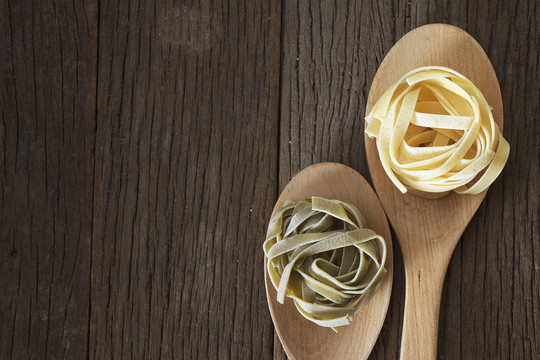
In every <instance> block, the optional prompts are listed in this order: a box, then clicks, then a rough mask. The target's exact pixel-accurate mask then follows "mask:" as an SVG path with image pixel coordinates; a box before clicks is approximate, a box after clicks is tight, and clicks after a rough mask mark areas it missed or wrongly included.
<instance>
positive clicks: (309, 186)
mask: <svg viewBox="0 0 540 360" xmlns="http://www.w3.org/2000/svg"><path fill="white" fill-rule="evenodd" d="M311 196H321V197H325V198H327V199H337V200H341V201H344V202H348V203H350V204H353V205H355V206H356V207H357V208H358V210H360V212H361V213H362V215H363V216H364V218H365V219H366V222H367V224H368V227H369V228H371V229H373V230H374V231H375V232H377V233H378V234H379V235H381V236H383V237H384V239H385V240H386V245H387V258H386V264H385V268H386V270H387V271H388V272H387V273H386V276H385V278H384V280H383V283H382V284H381V287H380V288H379V290H377V292H376V293H375V295H374V297H373V298H372V299H371V300H370V301H369V303H368V304H367V305H366V306H365V307H364V308H363V309H362V311H361V312H360V313H358V314H357V315H356V316H355V318H354V320H353V322H352V323H351V324H350V325H347V326H343V327H341V328H340V330H339V333H335V332H334V331H333V330H332V329H330V328H324V327H320V326H318V325H316V324H314V323H312V322H311V321H308V320H306V319H305V318H304V317H302V315H300V313H299V312H298V310H296V308H295V306H294V304H293V302H292V300H291V299H285V303H284V304H280V303H278V302H277V300H276V295H277V294H276V290H275V289H274V286H273V285H272V282H271V281H270V278H269V277H268V273H267V270H266V263H267V262H266V259H265V262H264V272H265V283H266V296H267V298H268V305H269V308H270V313H271V315H272V320H273V322H274V326H275V328H276V331H277V333H278V335H279V339H280V340H281V344H283V347H284V348H285V351H286V352H287V355H288V356H289V358H290V359H366V358H367V357H368V356H369V354H370V352H371V350H372V348H373V345H375V342H376V340H377V337H378V335H379V332H380V331H381V328H382V326H383V323H384V318H385V316H386V311H387V310H388V304H389V302H390V293H391V290H392V274H393V256H392V240H391V237H390V236H391V235H390V228H389V226H388V222H387V220H386V216H385V215H384V210H383V208H382V206H381V204H380V202H379V199H378V198H377V195H376V194H375V192H374V191H373V189H372V188H371V186H370V185H369V184H368V182H367V181H366V180H365V179H364V178H363V177H362V176H361V175H360V174H358V173H357V172H356V171H354V170H353V169H351V168H349V167H347V166H345V165H341V164H334V163H321V164H316V165H312V166H310V167H308V168H306V169H304V170H302V171H301V172H300V173H299V174H298V175H296V176H295V177H294V178H293V179H292V180H291V181H290V182H289V184H288V185H287V186H286V187H285V189H284V190H283V192H282V193H281V196H280V197H279V199H278V201H277V203H276V206H275V207H274V212H273V213H272V217H274V215H275V214H276V212H277V211H278V210H279V209H280V208H281V207H283V204H284V203H285V201H286V200H304V199H308V198H311Z"/></svg>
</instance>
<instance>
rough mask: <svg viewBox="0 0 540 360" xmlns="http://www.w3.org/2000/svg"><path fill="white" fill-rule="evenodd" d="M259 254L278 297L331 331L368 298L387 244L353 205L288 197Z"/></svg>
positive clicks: (377, 279)
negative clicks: (291, 301)
mask: <svg viewBox="0 0 540 360" xmlns="http://www.w3.org/2000/svg"><path fill="white" fill-rule="evenodd" d="M263 247H264V252H265V254H266V257H267V259H268V262H267V270H268V275H269V277H270V280H271V281H272V284H273V286H274V288H275V289H276V290H277V300H278V301H279V302H280V303H283V302H284V299H285V297H289V298H291V299H292V300H293V302H294V304H295V306H296V308H297V309H298V311H299V312H300V313H301V314H302V316H304V317H305V318H306V319H308V320H310V321H312V322H314V323H316V324H318V325H320V326H324V327H331V328H333V329H334V330H335V331H337V330H338V328H339V327H340V326H343V325H347V324H349V323H350V322H351V321H352V319H353V317H354V315H356V314H357V313H358V312H359V311H360V310H361V309H362V308H363V307H364V306H365V305H366V304H367V303H368V301H369V300H370V299H371V298H372V297H373V295H374V294H375V292H376V291H377V289H378V288H379V286H380V285H381V283H382V281H383V279H384V276H385V274H386V269H385V268H384V264H385V261H386V243H385V241H384V239H383V238H382V237H381V236H379V235H377V234H376V233H375V231H373V230H371V229H368V228H367V226H366V222H365V220H364V217H363V216H362V214H361V213H360V212H359V211H358V209H357V208H356V207H354V206H353V205H351V204H347V203H344V202H341V201H338V200H327V199H324V198H320V197H313V198H311V199H310V200H305V201H299V202H294V201H288V202H286V203H285V205H284V206H283V208H281V209H280V210H279V211H278V213H277V214H276V215H275V217H274V218H273V219H272V221H271V222H270V225H269V227H268V232H267V236H266V241H265V242H264V245H263Z"/></svg>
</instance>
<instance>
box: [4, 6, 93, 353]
mask: <svg viewBox="0 0 540 360" xmlns="http://www.w3.org/2000/svg"><path fill="white" fill-rule="evenodd" d="M96 9H97V3H96V2H95V1H87V2H79V3H65V2H62V1H9V2H8V1H2V2H1V3H0V29H1V30H0V31H1V35H0V41H1V43H0V59H1V61H0V67H1V72H0V77H1V84H2V85H1V86H0V98H1V103H0V108H1V111H0V118H1V125H0V149H2V156H1V157H0V173H1V175H0V189H1V190H0V273H1V274H2V276H1V280H0V293H1V295H0V358H2V359H9V358H16V359H21V358H47V359H55V358H75V357H77V356H80V354H83V355H84V354H86V351H87V346H88V344H87V338H88V312H89V296H90V278H89V275H90V273H89V270H90V241H91V232H92V222H91V218H92V195H93V194H92V192H93V189H92V177H93V171H94V163H93V161H94V157H93V153H94V136H95V133H94V128H95V116H96V108H95V92H96V89H95V84H96V66H97V64H96V51H97V14H96Z"/></svg>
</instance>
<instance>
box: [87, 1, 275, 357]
mask: <svg viewBox="0 0 540 360" xmlns="http://www.w3.org/2000/svg"><path fill="white" fill-rule="evenodd" d="M100 10H101V12H100V19H101V21H100V25H101V26H100V53H99V61H100V68H99V75H98V84H99V85H98V96H97V98H98V108H99V109H100V112H99V114H98V124H97V140H96V143H97V146H96V175H95V202H94V206H95V218H94V237H93V248H92V250H93V260H92V313H91V328H90V357H91V358H99V359H101V358H129V357H139V358H160V357H164V358H183V359H190V358H220V359H223V358H232V359H236V358H253V359H259V358H268V357H270V356H271V351H272V345H273V341H272V327H271V321H270V315H269V313H268V311H267V303H266V297H265V292H264V278H263V267H262V266H263V252H262V248H261V246H262V241H263V240H264V233H261V230H262V229H264V228H265V226H266V222H267V218H268V217H269V215H270V213H271V210H272V207H273V202H274V201H275V199H277V151H278V107H279V101H278V99H279V61H280V49H279V44H280V43H279V40H280V24H281V20H280V11H281V5H280V3H279V2H260V1H255V2H245V3H236V2H227V1H202V2H198V1H193V2H188V3H186V4H180V5H179V4H176V3H175V2H171V1H167V2H159V3H154V2H153V1H119V2H114V1H103V2H102V3H101V5H100Z"/></svg>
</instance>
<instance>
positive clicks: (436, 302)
mask: <svg viewBox="0 0 540 360" xmlns="http://www.w3.org/2000/svg"><path fill="white" fill-rule="evenodd" d="M416 260H417V261H416V262H411V263H409V264H406V265H405V281H406V285H405V286H406V290H405V316H404V319H403V332H402V336H401V354H400V359H401V360H407V359H415V360H418V359H426V360H427V359H429V360H432V359H436V357H437V328H438V325H439V308H440V303H441V293H442V288H443V283H444V277H445V274H446V268H447V265H448V262H447V261H446V263H444V262H443V263H442V264H441V263H439V264H433V262H431V264H430V263H428V262H426V261H422V258H416ZM441 260H442V261H444V260H443V259H441ZM413 261H414V260H413Z"/></svg>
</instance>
